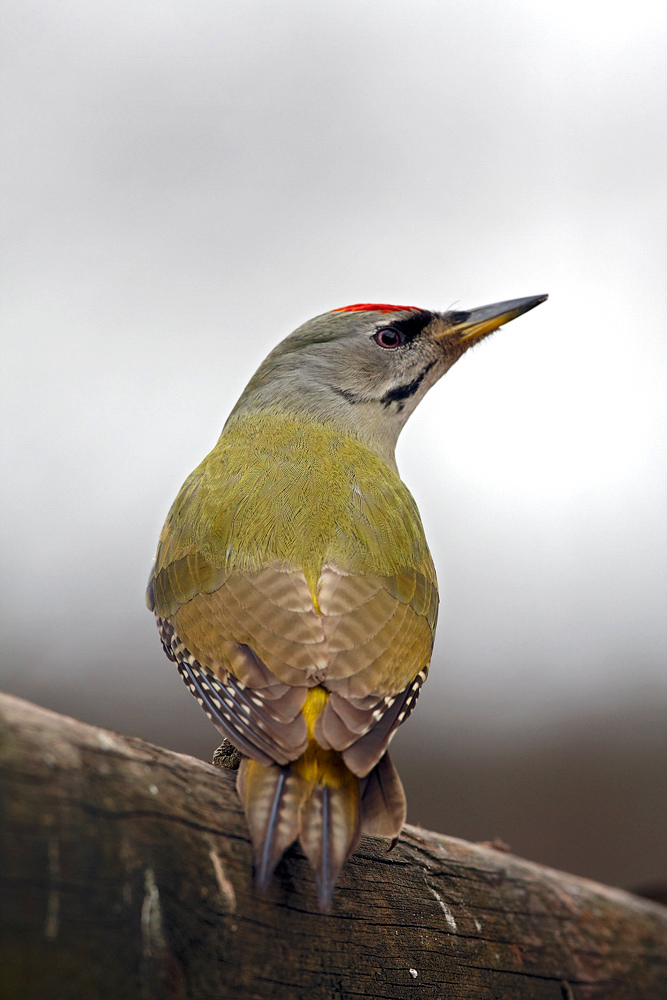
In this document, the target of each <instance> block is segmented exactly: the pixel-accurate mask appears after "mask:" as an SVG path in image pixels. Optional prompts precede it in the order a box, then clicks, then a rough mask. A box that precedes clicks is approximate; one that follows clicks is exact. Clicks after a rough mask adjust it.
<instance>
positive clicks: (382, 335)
mask: <svg viewBox="0 0 667 1000" xmlns="http://www.w3.org/2000/svg"><path fill="white" fill-rule="evenodd" d="M373 340H374V341H375V343H376V344H379V345H380V347H389V348H391V347H398V345H399V344H401V343H402V342H403V341H402V338H401V335H400V333H399V332H398V330H395V329H394V328H393V326H385V327H383V328H382V330H378V332H377V333H376V334H375V336H374V337H373Z"/></svg>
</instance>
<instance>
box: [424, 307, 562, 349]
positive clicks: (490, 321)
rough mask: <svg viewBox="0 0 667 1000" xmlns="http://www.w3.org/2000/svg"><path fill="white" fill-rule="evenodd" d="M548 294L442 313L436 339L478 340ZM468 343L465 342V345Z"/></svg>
mask: <svg viewBox="0 0 667 1000" xmlns="http://www.w3.org/2000/svg"><path fill="white" fill-rule="evenodd" d="M548 298H549V296H548V295H530V296H528V297H527V298H525V299H510V300H509V301H508V302H494V304H493V305H491V306H481V308H479V309H471V310H470V312H447V313H445V314H444V315H443V317H442V318H443V321H444V327H443V329H442V330H441V331H440V332H439V333H438V334H437V337H438V339H442V340H445V339H447V340H449V339H450V338H455V339H456V342H457V343H464V342H466V341H472V340H479V339H480V338H481V337H486V336H487V334H489V333H493V331H494V330H497V329H498V327H499V326H502V325H503V323H509V321H510V320H512V319H516V318H517V316H521V315H522V314H523V313H525V312H528V310H529V309H534V308H535V306H539V304H540V302H545V301H546V300H547V299H548ZM468 346H469V345H468V344H467V343H466V347H468Z"/></svg>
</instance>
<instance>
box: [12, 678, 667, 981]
mask: <svg viewBox="0 0 667 1000" xmlns="http://www.w3.org/2000/svg"><path fill="white" fill-rule="evenodd" d="M435 793H436V794H437V790H436V792H435ZM0 796H1V797H0V810H1V814H0V820H1V824H2V825H1V828H0V893H1V895H0V997H1V998H2V1000H38V998H39V1000H98V998H99V1000H102V998H104V1000H106V998H114V1000H134V998H137V1000H163V998H164V1000H214V998H215V1000H227V998H234V1000H285V998H290V1000H291V998H296V1000H325V998H326V1000H329V998H337V1000H338V998H340V1000H358V998H367V997H368V998H371V997H372V998H382V1000H398V998H407V997H410V998H415V1000H416V998H419V1000H436V998H437V1000H445V998H446V1000H464V998H466V1000H467V998H470V1000H473V998H474V1000H491V998H498V1000H514V998H517V1000H518V998H522V1000H523V998H531V1000H533V998H535V1000H538V998H539V1000H542V998H552V1000H573V998H574V1000H603V998H604V1000H626V998H628V1000H630V998H632V1000H639V998H646V1000H654V998H655V1000H660V998H662V997H665V996H667V908H665V907H663V906H661V905H660V904H658V903H652V902H649V901H647V900H642V899H639V898H637V897H634V896H632V895H630V894H628V893H625V892H622V891H621V890H617V889H611V888H607V887H605V886H602V885H598V884H596V883H593V882H589V881H587V880H585V879H580V878H575V877H574V876H571V875H565V874H563V873H560V872H555V871H552V870H551V869H547V868H543V867H541V866H539V865H536V864H532V863H530V862H528V861H523V860H521V859H519V858H515V857H513V856H511V855H510V854H507V853H503V852H500V851H496V850H493V849H490V848H489V847H484V846H480V845H475V844H469V843H465V842H464V841H461V840H456V839H454V838H451V837H444V836H441V835H439V834H436V833H431V832H428V831H426V830H421V829H419V828H416V827H411V826H406V827H405V828H404V832H403V834H402V835H401V838H400V841H399V843H398V845H397V846H396V848H395V849H394V850H393V851H392V852H391V853H389V852H387V846H386V843H384V842H382V841H374V840H371V839H367V838H365V839H364V840H362V843H361V846H360V848H359V850H358V851H357V852H356V853H355V854H354V856H353V857H352V858H351V860H350V861H349V862H348V864H347V865H346V866H345V868H344V870H343V873H342V876H341V879H340V882H339V886H338V889H337V891H336V895H335V897H334V905H333V910H332V913H331V914H330V915H322V914H320V913H319V912H318V910H317V903H316V898H315V890H314V884H313V879H312V876H311V873H310V870H309V867H308V864H307V862H306V861H305V858H304V857H303V855H302V854H301V852H300V851H299V850H297V849H296V848H293V849H291V850H290V851H289V852H288V854H287V856H286V857H285V858H284V859H283V861H282V862H281V863H280V865H279V867H278V870H277V874H276V876H275V877H274V879H273V881H272V883H271V886H270V888H269V891H268V892H267V894H266V895H265V896H259V895H258V894H257V893H256V892H255V889H254V887H253V884H252V872H251V850H250V843H249V840H248V835H247V832H246V828H245V822H244V819H243V815H242V812H241V809H240V805H239V802H238V799H237V796H236V793H235V790H234V775H233V774H231V773H229V772H226V771H224V770H222V769H219V768H216V767H213V766H212V765H209V764H205V763H203V762H202V761H199V760H195V759H194V758H191V757H185V756H182V755H180V754H176V753H172V752H171V751H168V750H164V749H161V748H160V747H156V746H152V745H151V744H149V743H146V742H144V741H143V740H140V739H135V738H129V737H125V736H119V735H117V734H115V733H110V732H108V731H106V730H102V729H98V728H96V727H93V726H88V725H85V724H83V723H81V722H77V721H75V720H73V719H70V718H67V717H65V716H61V715H57V714H55V713H53V712H49V711H46V710H45V709H41V708H38V707H36V706H34V705H31V704H30V703H28V702H24V701H21V700H20V699H18V698H12V697H9V696H6V695H2V696H0Z"/></svg>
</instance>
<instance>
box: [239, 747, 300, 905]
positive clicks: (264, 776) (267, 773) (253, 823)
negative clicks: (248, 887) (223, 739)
mask: <svg viewBox="0 0 667 1000" xmlns="http://www.w3.org/2000/svg"><path fill="white" fill-rule="evenodd" d="M304 786H305V782H304V781H303V779H302V778H300V777H299V775H298V774H296V773H295V772H294V771H292V769H291V768H290V767H279V766H278V765H277V764H270V765H269V766H268V767H265V766H264V765H263V764H258V763H257V761H255V760H250V759H249V758H244V760H243V761H242V762H241V766H240V768H239V773H238V778H237V780H236V788H237V791H238V793H239V797H240V799H241V802H242V803H243V809H244V810H245V815H246V820H247V822H248V828H249V830H250V837H251V839H252V843H253V847H254V853H255V858H254V860H255V882H256V883H257V888H258V889H261V890H264V889H266V887H267V886H268V884H269V881H270V879H271V876H272V875H273V871H274V869H275V867H276V865H277V864H278V862H279V861H280V859H281V857H282V856H283V854H284V853H285V851H286V850H287V848H288V847H290V845H291V844H293V843H294V841H295V840H296V838H297V837H298V836H299V817H300V813H301V806H302V803H303V800H304V798H305V797H306V794H307V792H308V789H307V788H306V787H304Z"/></svg>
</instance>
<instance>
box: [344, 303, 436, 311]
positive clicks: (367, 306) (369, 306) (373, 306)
mask: <svg viewBox="0 0 667 1000" xmlns="http://www.w3.org/2000/svg"><path fill="white" fill-rule="evenodd" d="M416 308H417V307H416V306H388V305H385V304H383V303H380V302H357V304H356V305H354V306H341V308H340V309H332V310H331V312H335V313H352V312H383V313H389V312H405V311H406V310H408V311H412V310H414V309H416Z"/></svg>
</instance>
